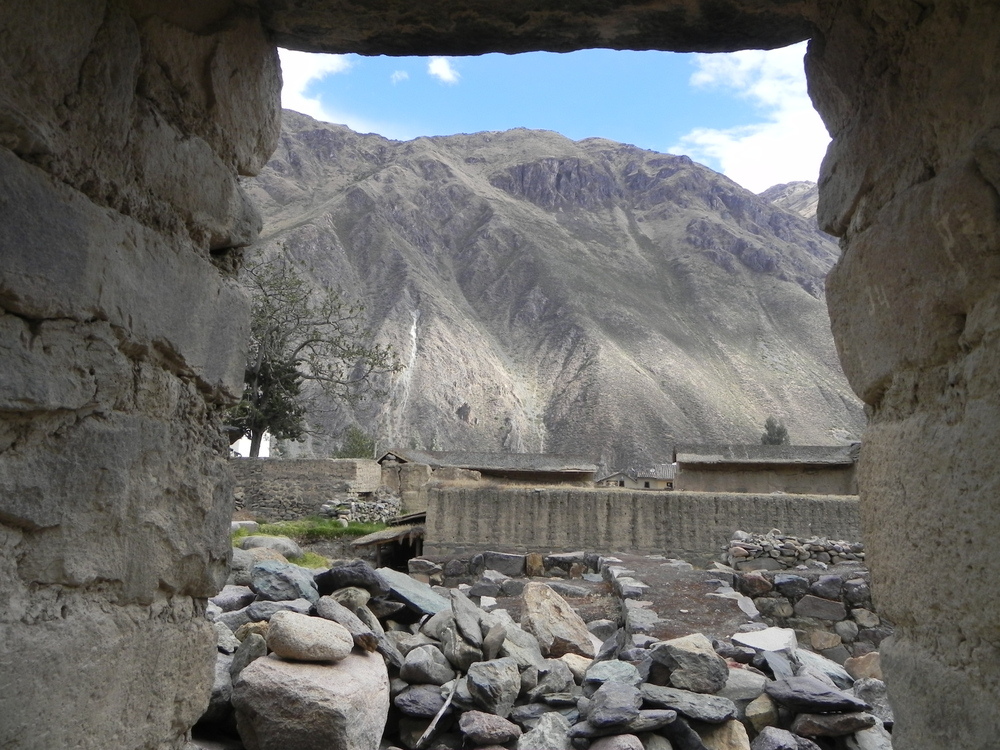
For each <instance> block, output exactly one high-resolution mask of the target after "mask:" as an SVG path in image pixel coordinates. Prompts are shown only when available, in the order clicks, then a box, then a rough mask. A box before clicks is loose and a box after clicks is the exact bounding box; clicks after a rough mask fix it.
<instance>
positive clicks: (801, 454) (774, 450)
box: [674, 443, 861, 466]
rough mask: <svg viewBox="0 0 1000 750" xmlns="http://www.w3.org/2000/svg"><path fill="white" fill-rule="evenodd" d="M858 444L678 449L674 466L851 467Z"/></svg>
mask: <svg viewBox="0 0 1000 750" xmlns="http://www.w3.org/2000/svg"><path fill="white" fill-rule="evenodd" d="M860 446H861V444H860V443H852V444H851V445H756V444H747V445H678V446H676V447H675V448H674V460H675V461H676V462H677V463H678V464H689V465H690V464H700V465H706V464H709V465H723V464H736V465H739V464H804V465H814V466H821V465H826V466H831V465H847V464H853V463H855V462H856V461H857V460H858V451H859V449H860Z"/></svg>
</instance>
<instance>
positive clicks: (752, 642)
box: [730, 627, 799, 654]
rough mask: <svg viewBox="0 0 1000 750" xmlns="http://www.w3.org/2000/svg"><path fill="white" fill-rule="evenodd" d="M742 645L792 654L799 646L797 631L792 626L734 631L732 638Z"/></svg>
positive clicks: (758, 649)
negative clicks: (745, 631)
mask: <svg viewBox="0 0 1000 750" xmlns="http://www.w3.org/2000/svg"><path fill="white" fill-rule="evenodd" d="M730 640H732V642H733V643H736V644H739V645H741V646H749V647H750V648H752V649H753V650H754V651H757V652H762V651H777V652H784V653H786V654H792V653H793V652H794V651H795V649H797V648H798V647H799V642H798V640H797V639H796V637H795V631H794V630H792V629H791V628H773V627H772V628H765V629H764V630H755V631H752V632H750V633H734V634H733V637H732V638H731V639H730Z"/></svg>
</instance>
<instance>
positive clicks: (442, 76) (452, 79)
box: [427, 57, 461, 83]
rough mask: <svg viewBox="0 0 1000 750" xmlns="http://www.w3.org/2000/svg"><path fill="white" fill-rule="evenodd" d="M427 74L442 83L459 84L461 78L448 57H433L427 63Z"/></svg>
mask: <svg viewBox="0 0 1000 750" xmlns="http://www.w3.org/2000/svg"><path fill="white" fill-rule="evenodd" d="M427 72H428V73H429V74H430V75H432V76H434V77H435V78H437V79H438V80H439V81H441V82H442V83H458V79H459V78H460V77H461V76H459V74H458V71H457V70H455V69H454V68H453V67H451V60H449V59H448V58H447V57H432V58H431V59H430V60H428V61H427Z"/></svg>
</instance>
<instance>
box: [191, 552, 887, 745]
mask: <svg viewBox="0 0 1000 750" xmlns="http://www.w3.org/2000/svg"><path fill="white" fill-rule="evenodd" d="M497 574H498V575H503V574H501V573H499V572H497ZM520 596H521V605H522V608H523V614H522V617H521V621H520V622H516V621H515V620H514V619H513V618H511V616H510V615H509V614H508V613H507V612H506V611H504V610H500V609H494V610H493V611H490V612H487V611H485V610H484V609H482V608H481V607H480V606H478V604H477V602H476V601H474V600H473V598H470V597H469V596H467V595H466V594H464V593H463V592H461V591H459V590H447V589H442V588H440V587H438V588H436V589H435V588H432V587H431V586H429V585H428V584H426V583H423V582H421V581H418V580H415V579H414V578H413V577H411V576H408V575H405V574H402V573H399V572H396V571H392V570H389V569H384V568H383V569H380V570H378V571H375V570H372V569H371V568H370V567H369V566H368V565H367V564H366V563H363V562H361V561H354V562H352V563H348V564H341V565H336V566H334V567H332V568H330V569H329V570H326V571H323V572H321V573H319V574H315V573H314V572H312V571H308V570H306V569H303V568H299V567H298V566H294V565H291V564H289V563H282V562H281V561H279V560H265V561H263V562H259V563H257V564H255V565H253V566H252V567H251V568H250V569H249V570H244V571H242V572H240V573H238V574H237V575H236V576H234V581H233V584H232V585H229V586H227V587H226V589H224V590H223V592H221V593H220V595H219V596H217V597H215V598H214V599H213V602H212V605H211V608H210V615H211V616H212V617H214V624H215V628H216V630H217V632H218V633H219V650H220V654H219V659H218V664H219V668H218V670H217V673H218V675H219V680H218V681H217V682H218V684H217V686H216V691H215V695H214V697H213V707H212V709H211V710H210V712H209V714H206V718H205V722H206V723H211V724H212V725H213V726H215V727H216V728H218V727H223V728H225V727H226V726H229V727H230V728H232V726H233V719H234V717H235V726H236V728H237V729H238V731H239V734H240V736H241V737H242V739H243V742H244V744H245V745H246V747H247V748H248V750H271V748H279V747H296V748H303V749H305V750H309V748H313V747H315V748H327V747H330V746H335V747H339V748H344V750H355V748H357V750H375V749H376V748H378V747H379V743H380V742H382V747H401V748H405V749H406V750H444V748H457V747H462V746H464V747H466V748H477V747H479V748H485V747H505V748H508V750H515V749H516V750H544V749H546V748H553V750H569V749H570V748H577V749H578V750H585V749H586V748H594V749H595V750H641V749H644V750H668V749H669V748H673V750H719V749H726V750H781V749H782V748H797V749H798V750H813V749H815V748H820V749H821V750H822V749H823V748H832V747H834V746H836V747H838V748H841V747H846V748H848V750H855V749H856V748H862V747H863V748H866V749H867V750H886V749H887V748H890V747H891V740H890V735H889V733H888V731H887V728H886V727H887V726H891V722H892V717H891V712H890V710H889V708H888V705H887V703H886V702H885V700H884V685H883V684H882V683H881V682H880V681H879V680H877V679H870V678H869V679H863V680H859V681H857V682H855V680H854V679H853V678H852V677H851V676H850V675H849V674H848V673H847V672H846V671H845V670H844V669H843V668H842V667H840V666H839V665H837V664H836V663H834V662H832V661H830V660H828V659H825V658H824V657H822V656H821V655H818V654H815V653H813V652H811V651H807V650H804V649H800V648H799V647H798V645H797V642H796V638H795V633H794V632H793V631H791V630H788V629H778V628H767V629H763V630H759V629H758V630H756V631H755V632H747V633H737V634H735V635H734V636H733V638H732V639H731V640H727V641H719V642H716V643H714V644H713V643H711V642H710V641H709V640H708V639H707V638H706V637H705V636H704V635H701V634H698V633H694V634H691V635H688V636H685V637H683V638H676V639H672V640H667V641H654V642H648V641H649V639H647V642H645V643H643V644H642V645H639V644H637V643H636V642H635V641H634V640H633V639H632V638H630V636H629V635H628V634H627V632H626V631H625V630H624V629H621V628H617V627H616V624H615V623H612V622H608V621H606V620H604V621H600V622H599V623H598V622H597V621H595V622H594V623H591V624H590V627H588V625H587V624H586V623H584V621H583V620H582V619H581V618H580V617H579V615H577V614H576V613H575V612H574V611H573V610H572V609H571V608H570V607H569V605H568V604H567V603H566V601H565V600H564V599H562V597H560V596H559V594H557V593H556V592H554V591H553V590H552V589H551V588H550V587H549V586H548V585H546V584H544V583H539V582H535V581H529V582H525V585H524V586H523V589H522V591H521V594H520ZM609 626H610V627H609ZM759 627H760V628H763V627H764V626H759ZM596 632H600V634H601V636H602V637H604V636H607V637H606V639H605V640H603V642H602V640H601V639H600V638H597V637H595V633H596ZM227 685H228V687H227ZM751 738H752V742H751ZM833 743H837V744H836V745H834V744H833Z"/></svg>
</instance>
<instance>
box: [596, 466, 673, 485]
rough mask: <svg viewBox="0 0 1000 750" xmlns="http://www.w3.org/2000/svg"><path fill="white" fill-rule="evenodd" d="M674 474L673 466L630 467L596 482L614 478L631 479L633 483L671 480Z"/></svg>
mask: <svg viewBox="0 0 1000 750" xmlns="http://www.w3.org/2000/svg"><path fill="white" fill-rule="evenodd" d="M674 474H675V467H674V465H673V464H653V465H652V466H645V467H643V468H641V469H637V468H635V467H631V468H628V469H622V470H621V471H616V472H615V473H614V474H608V475H607V476H606V477H601V478H600V479H598V480H597V481H598V482H606V481H608V480H609V479H613V478H614V477H625V478H628V479H631V480H632V481H633V482H635V481H636V480H639V479H673V478H674Z"/></svg>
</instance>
